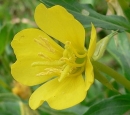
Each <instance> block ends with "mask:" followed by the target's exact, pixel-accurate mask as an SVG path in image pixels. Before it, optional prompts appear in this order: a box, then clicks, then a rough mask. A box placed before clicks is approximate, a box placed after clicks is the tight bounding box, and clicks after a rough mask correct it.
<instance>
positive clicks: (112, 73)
mask: <svg viewBox="0 0 130 115" xmlns="http://www.w3.org/2000/svg"><path fill="white" fill-rule="evenodd" d="M92 63H93V65H94V66H95V67H96V68H98V69H99V70H100V71H102V72H104V73H106V74H108V75H110V76H111V77H113V78H114V79H115V80H116V81H117V82H119V83H120V84H122V85H123V86H124V87H125V88H126V89H128V90H129V91H130V81H129V80H127V79H126V78H125V77H124V76H122V75H120V74H119V73H117V72H116V71H114V70H113V69H111V68H110V67H108V66H106V65H104V64H102V63H100V62H97V61H92Z"/></svg>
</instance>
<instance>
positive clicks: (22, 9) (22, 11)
mask: <svg viewBox="0 0 130 115" xmlns="http://www.w3.org/2000/svg"><path fill="white" fill-rule="evenodd" d="M40 2H43V3H45V4H46V5H47V6H49V7H50V6H52V5H55V4H60V5H62V6H64V7H65V8H66V9H67V10H68V11H69V12H71V13H72V14H73V15H74V16H75V17H76V18H77V20H79V21H80V22H81V23H82V24H83V25H84V27H85V29H86V30H87V33H88V35H87V36H86V38H88V39H87V41H86V42H88V41H89V33H90V28H89V27H90V23H91V22H93V23H94V24H95V26H96V27H98V28H97V33H98V39H102V38H103V37H104V36H106V35H108V33H110V30H120V31H127V32H130V20H129V15H128V12H130V8H129V7H124V6H128V3H129V2H130V1H129V0H126V1H125V4H122V3H121V0H119V3H120V4H121V7H122V10H123V11H124V15H125V16H126V17H122V16H117V15H112V16H106V15H105V14H106V13H107V10H108V7H107V2H106V1H104V0H88V1H87V0H79V1H78V0H40V1H39V0H33V1H31V0H27V1H25V0H0V115H82V114H86V115H90V114H91V115H110V114H111V113H110V112H111V111H112V110H111V108H109V107H110V106H111V107H112V108H114V109H115V111H114V110H113V111H114V112H115V113H114V112H113V113H112V114H113V115H122V114H123V113H126V112H127V111H128V110H129V108H130V104H129V103H127V102H129V101H130V98H129V97H130V96H129V95H126V96H121V97H120V96H119V97H118V96H117V97H115V98H110V99H106V100H104V101H102V102H99V101H100V100H102V99H105V98H109V97H111V96H114V95H117V94H118V93H116V92H113V91H111V90H108V89H107V88H106V87H104V86H103V85H102V84H101V83H100V82H98V81H97V80H95V83H94V84H93V86H92V87H91V88H90V90H89V91H88V94H87V98H86V99H85V100H84V101H83V102H82V103H80V104H79V105H76V106H74V107H72V108H69V109H66V110H62V111H56V110H53V109H51V108H50V107H49V106H48V105H47V104H46V103H45V104H43V105H42V106H41V107H40V108H39V109H37V110H36V111H33V110H31V109H30V108H29V106H28V98H26V99H24V98H22V97H21V95H20V93H19V94H18V93H17V94H18V95H15V94H13V93H14V92H12V89H13V87H16V84H15V83H14V80H13V77H12V76H11V73H10V65H11V64H12V63H14V62H15V60H16V58H15V55H14V53H13V50H12V48H11V46H10V43H11V40H12V39H13V36H14V35H15V34H16V33H17V32H18V31H20V30H22V29H25V28H29V27H37V26H36V24H35V22H34V18H33V14H34V10H35V7H36V6H37V5H38V4H39V3H40ZM88 3H89V4H91V5H92V6H93V7H92V6H91V5H88ZM101 6H102V7H101ZM83 9H84V10H85V11H86V12H88V13H89V15H88V16H87V15H85V14H83V12H81V11H82V10H83ZM101 28H103V29H101ZM107 29H109V30H107ZM129 40H130V34H129V33H126V32H122V33H120V34H119V35H118V36H117V38H116V39H115V38H113V39H111V41H110V43H109V45H108V47H107V51H106V52H105V55H104V56H103V58H101V59H100V60H99V61H100V62H102V63H105V64H107V65H108V66H110V67H112V68H113V69H115V70H116V71H118V72H119V73H121V74H122V75H124V76H125V77H126V78H127V79H129V80H130V71H129V68H130V60H129V59H130V53H129V51H130V50H129V49H130V48H129V45H130V41H129ZM86 45H87V43H86ZM110 54H111V55H112V56H113V57H112V56H111V55H110ZM107 79H108V80H109V82H110V83H111V84H113V86H114V87H115V88H116V89H117V90H118V91H119V92H121V93H123V94H125V93H126V94H127V93H128V92H126V90H125V88H123V87H122V86H121V85H120V84H118V83H116V82H115V81H114V80H113V79H111V78H110V77H109V76H107ZM20 88H21V87H20ZM29 89H30V90H31V91H33V90H34V89H35V87H31V88H29ZM15 91H16V90H15ZM25 92H26V88H25ZM122 98H123V99H124V98H125V99H126V100H123V99H122ZM116 99H118V100H119V101H116ZM97 102H99V103H98V104H97V105H94V106H92V105H93V104H95V103H97ZM111 102H113V103H114V104H115V105H116V104H117V105H122V103H123V104H127V108H121V106H119V108H120V110H122V112H119V111H118V112H117V113H116V111H117V110H118V109H119V108H116V107H115V106H114V105H113V103H111ZM91 106H92V107H91ZM99 108H100V109H99ZM101 108H105V109H104V110H103V111H102V110H101ZM108 108H109V109H108ZM87 110H88V111H87ZM99 110H100V113H99V112H98V111H99ZM92 112H93V113H92ZM94 112H95V113H94ZM105 112H107V114H106V113H105Z"/></svg>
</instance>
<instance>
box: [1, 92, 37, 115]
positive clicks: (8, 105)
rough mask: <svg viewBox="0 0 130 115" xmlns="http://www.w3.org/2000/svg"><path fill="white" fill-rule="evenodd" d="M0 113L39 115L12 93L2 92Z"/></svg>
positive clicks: (4, 114)
mask: <svg viewBox="0 0 130 115" xmlns="http://www.w3.org/2000/svg"><path fill="white" fill-rule="evenodd" d="M0 115H39V114H38V113H37V112H36V111H33V110H31V109H30V108H29V107H28V106H27V105H25V104H24V103H23V102H22V101H21V100H20V98H19V97H17V96H15V95H13V94H12V93H1V94H0Z"/></svg>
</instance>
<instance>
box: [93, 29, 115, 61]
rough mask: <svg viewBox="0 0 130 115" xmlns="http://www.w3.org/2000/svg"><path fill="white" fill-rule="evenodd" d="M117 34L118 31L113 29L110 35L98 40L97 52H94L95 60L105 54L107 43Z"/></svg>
mask: <svg viewBox="0 0 130 115" xmlns="http://www.w3.org/2000/svg"><path fill="white" fill-rule="evenodd" d="M115 34H117V31H113V32H112V33H111V34H109V35H108V36H106V37H105V38H103V39H101V40H100V41H98V42H97V44H96V49H95V52H94V54H93V57H92V58H93V59H94V60H98V59H100V58H101V57H102V56H103V54H104V52H105V50H106V47H107V44H108V43H109V40H110V39H111V38H112V37H113V36H114V35H115Z"/></svg>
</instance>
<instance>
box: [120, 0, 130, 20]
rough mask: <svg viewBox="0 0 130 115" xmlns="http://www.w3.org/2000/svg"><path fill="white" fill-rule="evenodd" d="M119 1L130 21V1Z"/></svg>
mask: <svg viewBox="0 0 130 115" xmlns="http://www.w3.org/2000/svg"><path fill="white" fill-rule="evenodd" d="M118 2H119V4H120V6H121V8H122V10H123V12H124V14H125V16H126V17H127V19H128V20H129V21H130V7H129V3H128V2H127V0H118ZM129 2H130V1H129Z"/></svg>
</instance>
